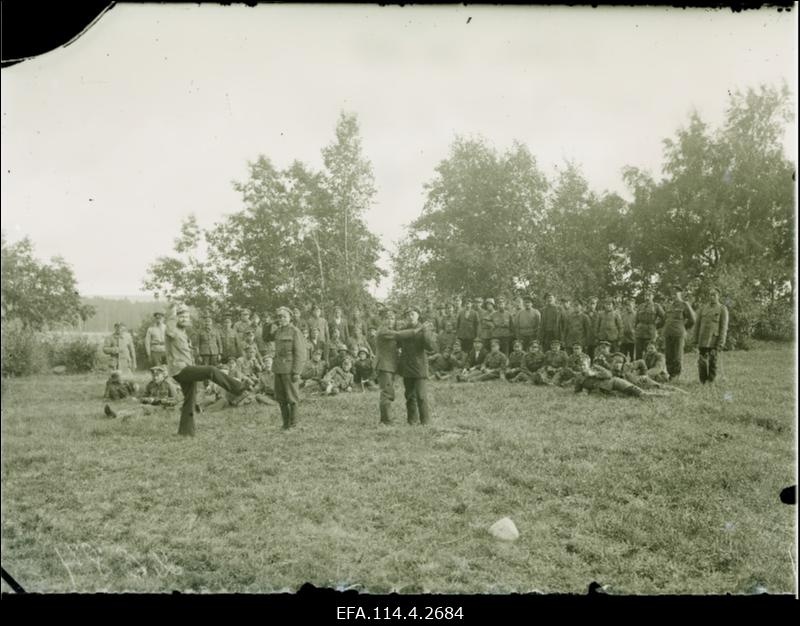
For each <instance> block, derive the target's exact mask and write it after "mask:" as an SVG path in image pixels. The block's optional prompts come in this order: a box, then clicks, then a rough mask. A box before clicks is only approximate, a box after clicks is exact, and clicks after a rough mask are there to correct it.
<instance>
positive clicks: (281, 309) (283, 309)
mask: <svg viewBox="0 0 800 626" xmlns="http://www.w3.org/2000/svg"><path fill="white" fill-rule="evenodd" d="M281 313H286V315H288V316H289V317H292V311H291V309H289V307H285V306H281V307H278V310H277V311H275V314H276V315H280V314H281Z"/></svg>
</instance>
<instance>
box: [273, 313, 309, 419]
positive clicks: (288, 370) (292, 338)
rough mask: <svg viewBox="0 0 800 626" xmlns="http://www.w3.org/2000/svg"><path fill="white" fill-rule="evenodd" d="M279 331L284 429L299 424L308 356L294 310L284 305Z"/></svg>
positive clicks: (278, 383) (278, 391)
mask: <svg viewBox="0 0 800 626" xmlns="http://www.w3.org/2000/svg"><path fill="white" fill-rule="evenodd" d="M277 314H278V330H276V331H275V360H274V361H273V362H272V372H273V373H274V374H275V401H276V402H277V403H278V404H279V405H280V407H281V417H282V418H283V428H284V430H288V429H289V428H292V427H294V426H296V425H297V405H298V403H299V402H300V391H299V389H298V384H299V383H300V374H301V373H302V372H303V365H304V364H305V358H306V353H307V350H306V346H305V340H304V339H303V335H302V333H301V332H300V330H299V329H298V328H297V327H296V326H293V325H292V323H291V319H292V312H291V311H290V310H289V309H288V308H286V307H281V308H279V309H278V311H277Z"/></svg>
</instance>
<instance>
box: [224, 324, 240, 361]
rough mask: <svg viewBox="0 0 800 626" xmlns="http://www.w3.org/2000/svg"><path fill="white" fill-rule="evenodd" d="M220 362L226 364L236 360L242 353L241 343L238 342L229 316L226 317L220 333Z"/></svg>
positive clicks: (237, 336)
mask: <svg viewBox="0 0 800 626" xmlns="http://www.w3.org/2000/svg"><path fill="white" fill-rule="evenodd" d="M220 336H221V338H222V360H223V361H224V362H225V363H227V362H228V361H230V360H231V359H238V358H239V357H240V356H242V354H243V353H244V351H243V350H242V342H241V341H239V335H237V334H236V330H235V329H234V327H233V320H232V319H231V316H230V315H226V316H225V319H224V325H223V327H222V332H221V333H220Z"/></svg>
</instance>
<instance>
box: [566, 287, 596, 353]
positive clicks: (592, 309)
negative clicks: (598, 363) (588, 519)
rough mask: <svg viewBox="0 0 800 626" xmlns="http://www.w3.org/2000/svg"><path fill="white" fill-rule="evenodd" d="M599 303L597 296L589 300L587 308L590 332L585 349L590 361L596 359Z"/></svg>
mask: <svg viewBox="0 0 800 626" xmlns="http://www.w3.org/2000/svg"><path fill="white" fill-rule="evenodd" d="M598 302H599V300H598V298H597V296H592V297H591V298H589V304H588V306H587V308H586V316H587V317H588V318H589V332H588V334H587V335H586V345H585V346H584V347H585V349H586V354H588V355H589V359H591V358H592V357H594V349H595V346H596V345H597V338H596V337H595V333H596V331H597V315H598V310H597V303H598ZM568 345H569V344H568Z"/></svg>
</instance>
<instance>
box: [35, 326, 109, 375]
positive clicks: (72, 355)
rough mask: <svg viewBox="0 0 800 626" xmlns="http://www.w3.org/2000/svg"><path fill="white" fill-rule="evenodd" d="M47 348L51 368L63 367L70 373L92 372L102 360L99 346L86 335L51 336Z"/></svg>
mask: <svg viewBox="0 0 800 626" xmlns="http://www.w3.org/2000/svg"><path fill="white" fill-rule="evenodd" d="M47 347H48V357H49V359H48V360H49V362H50V367H56V366H57V365H63V366H64V367H66V368H67V371H68V372H75V373H82V372H91V371H93V370H94V369H96V367H97V364H98V361H99V358H100V349H99V347H98V345H97V344H96V343H95V342H93V341H91V340H90V339H89V338H88V337H87V336H85V335H80V336H78V337H65V336H51V337H50V338H49V340H48V345H47Z"/></svg>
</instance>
